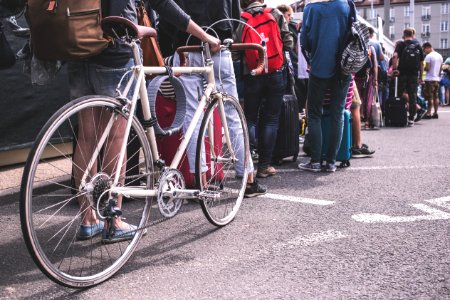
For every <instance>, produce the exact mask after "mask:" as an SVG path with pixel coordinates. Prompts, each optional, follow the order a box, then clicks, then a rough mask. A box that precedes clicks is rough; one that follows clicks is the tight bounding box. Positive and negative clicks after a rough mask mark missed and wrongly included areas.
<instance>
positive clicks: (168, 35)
mask: <svg viewBox="0 0 450 300" xmlns="http://www.w3.org/2000/svg"><path fill="white" fill-rule="evenodd" d="M102 2H105V3H104V5H105V6H107V8H106V7H105V10H104V11H105V12H107V14H104V16H107V15H120V16H123V17H125V18H127V19H129V20H131V21H133V22H136V3H135V0H127V1H102ZM208 2H209V3H208V4H205V3H204V1H187V0H150V1H149V7H148V8H149V10H154V11H156V13H157V14H158V22H157V24H156V28H157V29H158V32H159V34H160V37H159V41H160V46H161V49H162V52H163V54H164V56H169V55H173V54H174V52H175V49H176V48H177V47H179V46H182V45H186V44H191V45H192V44H199V43H200V42H201V41H202V42H207V43H209V44H210V45H211V50H212V53H213V60H214V61H215V62H216V63H217V64H219V60H220V69H219V68H217V71H216V74H215V76H216V81H217V82H220V83H221V88H222V89H223V90H224V91H225V92H226V93H228V94H230V95H232V96H234V97H235V98H236V99H240V100H241V101H242V105H243V107H244V113H245V117H246V120H247V123H248V128H249V137H250V143H251V145H252V148H253V150H254V151H255V152H257V153H258V163H257V168H253V163H252V165H251V167H250V168H249V169H250V173H249V177H248V178H249V179H248V185H247V188H246V190H245V196H246V197H254V196H258V195H262V194H265V193H266V191H267V187H265V186H262V185H260V184H259V183H258V181H257V180H256V177H259V178H265V177H269V176H273V175H275V174H276V173H277V170H276V169H275V167H274V166H273V164H272V156H273V151H274V148H275V147H276V145H275V141H276V138H277V133H278V124H279V117H280V110H281V106H282V100H283V95H284V94H285V93H286V90H287V85H288V84H294V87H295V89H294V90H295V93H296V96H297V99H298V106H299V109H300V112H303V111H304V113H305V114H306V116H307V126H308V135H309V143H310V147H311V155H310V156H311V157H310V160H309V161H308V162H306V163H300V164H299V165H298V167H299V169H301V170H304V171H311V172H319V171H326V172H335V171H336V155H337V152H338V150H339V147H340V143H341V138H342V134H343V123H344V118H343V115H344V110H346V109H347V110H349V111H350V112H351V116H352V120H353V121H352V126H351V127H352V145H351V146H352V148H351V151H352V155H353V157H366V156H371V155H373V154H374V151H373V150H371V149H370V148H369V146H368V145H366V144H364V143H363V140H362V137H361V129H379V128H380V127H381V125H382V123H380V122H379V120H378V121H376V120H375V119H374V117H373V115H374V113H373V110H374V109H375V108H374V107H376V106H374V105H372V104H373V101H376V102H377V103H379V104H380V109H381V111H383V110H384V109H385V107H386V105H385V104H386V103H387V102H388V101H389V97H390V95H392V93H393V92H394V91H393V86H394V85H393V84H392V82H393V80H394V78H395V77H397V78H398V93H399V94H400V95H401V96H402V97H404V98H405V99H406V103H407V106H408V125H409V126H413V125H414V122H418V121H420V120H421V119H433V118H434V119H437V118H438V108H439V106H440V105H448V104H449V97H450V95H449V94H450V93H449V90H450V74H449V72H450V58H448V59H447V60H446V61H445V62H444V61H443V59H442V56H441V55H440V54H438V53H437V52H436V51H434V50H433V47H432V45H431V44H430V43H428V42H427V43H424V44H423V45H420V44H419V43H418V41H417V40H416V39H415V37H414V34H415V31H414V29H412V28H407V29H405V31H404V36H403V40H401V41H398V42H397V43H396V47H395V51H394V54H393V56H392V58H391V59H389V58H388V57H387V55H386V53H385V51H384V48H383V46H382V44H380V42H379V41H377V40H376V38H375V32H374V30H373V28H369V31H370V41H369V45H368V46H369V47H368V50H369V51H368V55H369V59H368V62H367V64H366V65H365V66H364V67H363V68H362V69H361V70H360V71H359V72H357V73H356V74H350V75H349V74H342V73H341V72H340V70H339V67H338V58H337V57H336V55H330V53H339V51H340V50H341V49H342V47H343V43H344V36H345V34H346V32H347V30H348V19H349V13H350V8H349V5H348V4H347V1H345V0H339V1H320V0H319V1H313V2H311V3H309V4H308V5H306V6H305V9H304V12H303V18H302V20H300V21H299V22H294V20H293V11H292V8H291V7H290V6H289V5H279V6H278V7H276V8H267V6H266V5H265V4H264V0H240V1H238V0H209V1H208ZM260 15H261V16H264V18H266V20H268V21H271V22H274V24H276V25H275V27H274V29H273V30H274V31H275V33H273V34H274V35H272V36H271V37H270V38H269V37H263V38H265V42H266V43H267V48H268V49H271V47H273V49H275V50H273V51H275V52H274V53H275V54H274V55H273V56H270V55H269V66H270V67H272V68H269V72H267V73H265V74H263V75H259V76H251V75H250V74H249V69H250V68H249V66H251V63H252V62H251V61H250V60H251V58H250V56H246V55H245V56H242V55H238V56H235V55H234V54H233V55H232V53H230V52H229V51H228V50H220V47H219V46H220V43H221V41H223V40H225V39H228V38H233V39H234V40H235V42H241V41H243V40H245V37H244V35H245V34H246V33H245V26H244V25H243V23H246V22H249V20H250V19H252V18H255V16H260ZM231 19H240V20H241V21H242V22H241V23H239V22H233V21H231ZM219 20H226V21H224V22H219V23H216V22H217V21H219ZM214 23H216V25H214V26H213V28H212V29H213V30H211V31H205V30H204V29H202V28H205V27H208V26H210V25H211V24H214ZM189 34H192V35H193V36H194V38H190V37H189ZM272 43H273V44H272ZM277 51H278V52H277ZM280 51H281V52H280ZM409 51H413V52H414V53H415V55H416V56H415V57H414V59H415V60H414V61H407V58H406V57H407V56H406V55H404V53H406V52H408V53H409ZM277 55H278V56H279V57H278V58H274V57H275V56H277ZM280 56H281V57H280ZM272 58H273V60H271V59H272ZM287 58H289V59H287ZM233 59H234V62H233ZM280 59H281V64H279V63H277V61H278V62H279V61H280ZM288 60H289V61H290V62H291V65H290V66H288V65H287V63H286V61H288ZM190 63H191V64H193V65H194V66H195V65H201V64H202V63H203V62H202V57H201V55H200V54H192V55H191V56H190ZM132 64H133V62H132V53H131V51H130V49H129V48H128V47H127V46H126V45H125V44H124V43H121V42H120V41H118V42H117V43H111V44H110V45H109V46H108V48H106V49H105V50H104V51H103V52H102V53H101V54H99V55H97V56H95V57H92V58H90V59H88V60H83V61H72V62H69V63H68V64H67V66H68V69H69V83H70V95H71V98H77V97H81V96H84V95H88V94H104V95H110V96H114V92H115V87H116V85H117V83H118V82H119V80H120V78H121V77H122V75H123V74H124V73H125V72H126V71H127V70H128V69H129V67H130V66H131V65H132ZM174 64H175V65H177V64H179V60H177V58H176V57H175V59H174ZM99 72H100V73H102V76H103V79H105V77H104V76H105V75H104V74H108V77H107V80H102V81H101V82H99V81H96V80H95V78H94V77H95V76H97V74H99ZM288 72H292V73H293V74H294V75H295V76H294V78H295V80H294V82H292V83H290V82H289V81H288V80H287V77H288V76H287V74H288ZM441 73H442V74H443V75H441ZM235 74H236V75H235ZM180 80H182V82H183V84H184V86H185V89H186V94H187V111H186V120H185V125H186V126H185V128H187V125H188V124H189V123H190V120H191V119H192V116H193V113H194V111H195V110H196V108H197V105H198V100H197V89H198V87H199V86H202V85H203V78H202V76H201V75H199V74H197V75H194V74H191V75H183V76H181V77H180ZM95 82H96V84H93V83H95ZM241 85H242V86H241ZM442 86H443V87H444V88H445V92H444V96H443V97H439V95H440V93H441V91H442V88H441V87H442ZM418 89H420V90H421V94H418ZM422 95H423V98H422ZM325 98H327V101H326V103H325V102H324V99H325ZM324 105H326V106H327V109H328V111H329V114H330V119H331V126H330V128H329V130H330V132H329V141H328V148H327V149H326V150H325V153H322V152H323V151H324V150H323V149H322V135H323V128H322V125H321V122H322V121H321V120H322V114H323V108H324ZM79 120H80V128H79V130H80V132H82V134H80V138H79V139H78V145H77V148H76V149H75V154H74V159H73V160H74V162H75V163H76V164H77V165H78V166H80V167H81V169H83V167H84V165H83V164H85V163H84V162H83V160H82V159H81V158H80V157H79V153H80V151H84V152H86V153H90V152H92V151H93V150H92V149H91V150H89V149H88V148H89V147H92V146H93V145H92V143H90V142H89V140H90V138H91V137H90V132H91V130H90V128H89V126H90V123H89V120H87V119H85V118H84V117H83V116H82V115H81V116H79ZM227 121H229V122H233V118H232V116H228V118H227ZM299 122H300V118H299ZM122 125H124V124H122ZM118 127H120V128H114V130H123V128H122V127H121V126H118ZM198 129H199V128H198V127H197V131H198ZM297 134H299V133H297ZM113 136H115V135H113ZM117 136H118V140H111V141H109V143H110V144H111V145H110V147H117V151H119V148H118V147H119V146H120V145H121V141H120V138H119V136H120V135H117ZM193 136H194V137H197V134H195V133H194V135H193ZM81 137H83V138H81ZM196 144H197V143H196V141H195V140H194V141H191V143H190V144H189V146H188V149H187V153H188V160H189V164H190V166H191V167H190V171H191V172H194V161H195V148H196V147H195V146H196ZM241 155H245V154H241ZM111 159H112V158H111ZM322 161H324V162H325V164H322ZM111 165H113V164H111ZM238 172H239V171H238V170H237V173H238ZM80 176H81V175H80V174H77V173H76V172H75V177H76V178H80ZM120 201H121V199H120V197H119V199H118V202H119V203H118V206H120ZM79 204H80V206H81V207H83V206H87V205H88V204H87V201H86V199H83V198H82V197H80V199H79ZM83 211H85V213H84V215H83V217H82V219H83V221H82V225H81V228H80V233H79V235H80V237H82V238H90V237H92V236H94V235H97V234H99V233H101V232H103V234H105V232H107V233H109V234H111V232H113V234H115V235H116V236H117V235H120V236H121V237H122V239H123V237H126V238H131V237H132V236H133V234H134V232H135V226H134V225H131V224H127V223H126V222H124V221H122V220H121V219H120V218H116V219H114V223H113V224H112V226H113V227H114V230H113V231H111V230H108V231H105V230H104V226H105V224H104V223H103V222H101V221H99V220H98V219H97V217H96V214H95V211H94V210H91V209H85V210H83ZM113 238H114V237H113ZM104 239H109V240H110V239H111V237H108V236H104Z"/></svg>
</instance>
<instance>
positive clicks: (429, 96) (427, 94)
mask: <svg viewBox="0 0 450 300" xmlns="http://www.w3.org/2000/svg"><path fill="white" fill-rule="evenodd" d="M431 83H432V82H431V81H425V85H424V86H423V96H424V97H425V100H426V101H427V103H428V107H427V116H430V115H431V109H432V107H433V96H432V90H431V89H432V85H431Z"/></svg>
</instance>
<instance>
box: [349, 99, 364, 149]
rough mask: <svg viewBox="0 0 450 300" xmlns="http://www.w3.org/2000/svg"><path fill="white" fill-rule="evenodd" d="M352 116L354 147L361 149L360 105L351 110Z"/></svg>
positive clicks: (353, 106)
mask: <svg viewBox="0 0 450 300" xmlns="http://www.w3.org/2000/svg"><path fill="white" fill-rule="evenodd" d="M350 112H351V114H352V146H353V147H355V148H361V145H362V142H361V112H360V105H353V104H352V107H351V109H350Z"/></svg>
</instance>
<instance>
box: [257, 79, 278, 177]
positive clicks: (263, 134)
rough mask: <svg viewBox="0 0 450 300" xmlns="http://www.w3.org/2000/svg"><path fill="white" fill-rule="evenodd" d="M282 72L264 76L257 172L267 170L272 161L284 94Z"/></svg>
mask: <svg viewBox="0 0 450 300" xmlns="http://www.w3.org/2000/svg"><path fill="white" fill-rule="evenodd" d="M283 76H284V75H283V72H274V73H272V74H268V75H265V76H264V87H263V92H264V96H265V98H266V102H265V103H264V105H263V108H262V111H261V122H260V125H262V126H260V127H259V130H260V134H259V137H260V140H259V141H258V153H259V163H258V172H259V171H260V170H264V169H267V168H268V167H269V166H270V163H271V161H272V153H273V149H274V148H275V143H276V139H277V133H278V123H279V117H280V111H281V103H282V101H283V94H284V92H285V80H284V78H283Z"/></svg>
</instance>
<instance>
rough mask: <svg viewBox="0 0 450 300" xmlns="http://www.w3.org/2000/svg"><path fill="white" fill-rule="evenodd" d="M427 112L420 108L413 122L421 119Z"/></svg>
mask: <svg viewBox="0 0 450 300" xmlns="http://www.w3.org/2000/svg"><path fill="white" fill-rule="evenodd" d="M426 113H427V111H426V110H425V109H423V108H421V109H420V110H419V111H418V112H417V116H416V118H415V119H414V122H419V121H420V120H422V118H423V117H424V116H425V114H426Z"/></svg>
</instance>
